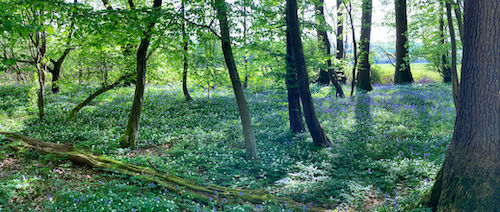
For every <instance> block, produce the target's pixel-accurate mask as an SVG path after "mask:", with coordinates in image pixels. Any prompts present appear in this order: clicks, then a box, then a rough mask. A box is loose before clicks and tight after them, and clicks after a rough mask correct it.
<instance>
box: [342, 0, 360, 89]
mask: <svg viewBox="0 0 500 212" xmlns="http://www.w3.org/2000/svg"><path fill="white" fill-rule="evenodd" d="M344 4H345V2H344ZM346 10H347V13H348V14H349V21H350V22H351V34H352V45H353V48H352V52H353V57H354V65H353V66H352V81H351V96H352V95H354V85H356V78H357V76H356V68H357V67H358V53H357V49H358V46H357V42H356V34H355V32H356V31H355V30H354V21H353V19H352V3H351V1H349V9H347V6H346Z"/></svg>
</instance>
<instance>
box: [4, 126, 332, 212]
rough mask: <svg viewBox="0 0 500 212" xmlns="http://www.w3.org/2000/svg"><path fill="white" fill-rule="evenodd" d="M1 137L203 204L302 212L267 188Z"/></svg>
mask: <svg viewBox="0 0 500 212" xmlns="http://www.w3.org/2000/svg"><path fill="white" fill-rule="evenodd" d="M0 134H3V135H6V136H7V137H8V140H10V141H15V140H21V141H23V142H24V143H25V145H26V146H27V147H29V148H33V149H36V150H38V151H40V152H41V153H44V154H54V155H56V156H59V157H67V158H69V159H70V160H71V161H74V162H77V163H82V164H87V165H90V166H92V167H96V168H103V169H111V170H114V171H117V172H120V173H124V174H128V175H131V176H136V177H139V178H142V179H144V180H148V181H151V182H154V183H156V184H157V185H160V186H162V187H164V188H166V189H168V191H170V192H173V193H176V194H178V195H181V196H185V197H188V198H191V199H193V200H194V201H196V202H199V203H202V204H209V202H211V201H217V203H224V204H235V203H244V202H250V203H253V204H262V203H264V202H266V201H278V200H281V201H287V204H288V205H289V206H290V207H294V208H296V209H300V205H299V203H298V202H296V201H294V200H291V199H288V198H285V197H278V196H275V195H273V194H270V193H269V191H267V190H265V189H263V190H248V189H234V188H227V187H223V186H218V185H208V186H206V187H205V186H199V185H196V184H195V183H193V182H191V181H189V180H186V179H183V178H182V177H179V176H175V175H171V174H170V175H169V174H165V173H162V172H159V171H157V170H154V169H151V168H149V167H143V166H136V165H132V164H127V163H123V162H120V161H116V160H113V159H109V158H105V157H102V156H96V155H93V154H91V153H87V152H84V151H82V150H78V149H76V148H75V147H73V144H56V143H52V142H45V141H43V140H40V139H36V138H31V137H28V136H24V135H20V134H17V133H9V132H0ZM302 205H303V204H302ZM307 211H325V209H323V208H319V207H308V208H307Z"/></svg>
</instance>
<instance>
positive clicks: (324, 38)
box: [314, 0, 344, 98]
mask: <svg viewBox="0 0 500 212" xmlns="http://www.w3.org/2000/svg"><path fill="white" fill-rule="evenodd" d="M323 5H324V0H319V1H318V2H315V4H314V8H315V10H316V24H317V25H316V33H317V36H318V44H319V49H320V50H321V51H322V53H323V54H325V55H326V56H330V55H331V44H330V40H329V39H328V34H327V33H326V29H325V26H326V21H325V11H324V6H323ZM327 66H328V71H325V70H323V69H320V70H319V78H318V82H319V83H321V84H329V83H330V81H331V82H332V84H333V85H334V86H335V89H336V90H337V94H336V96H340V97H341V98H344V91H343V90H342V87H341V86H340V84H339V82H338V81H337V73H335V71H334V70H333V69H332V67H331V66H332V60H331V59H328V60H327Z"/></svg>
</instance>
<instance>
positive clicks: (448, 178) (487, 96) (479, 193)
mask: <svg viewBox="0 0 500 212" xmlns="http://www.w3.org/2000/svg"><path fill="white" fill-rule="evenodd" d="M499 19H500V2H498V1H491V0H467V1H465V7H464V41H463V46H464V49H463V50H464V54H463V66H462V77H461V83H460V99H459V103H458V104H459V107H458V108H459V109H458V110H457V117H456V121H455V129H454V132H453V138H452V141H451V143H450V146H449V148H448V150H447V152H446V157H445V159H444V163H443V166H442V167H441V170H440V171H439V173H438V175H437V177H436V182H435V184H434V186H433V187H432V190H431V192H430V194H428V195H426V196H425V197H424V198H423V199H422V200H421V203H423V205H426V206H430V207H432V208H433V209H434V210H435V211H436V210H437V211H499V210H500V204H499V202H500V184H498V180H499V176H500V163H498V161H500V154H499V148H498V146H499V145H500V143H499V142H500V98H499V97H498V93H499V92H500V84H499V83H498V81H500V75H499V74H498V67H500V43H499V42H498V35H499V34H500V23H498V22H495V21H492V20H499Z"/></svg>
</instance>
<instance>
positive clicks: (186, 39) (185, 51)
mask: <svg viewBox="0 0 500 212" xmlns="http://www.w3.org/2000/svg"><path fill="white" fill-rule="evenodd" d="M185 4H186V2H185V0H182V41H183V42H184V46H183V51H182V56H183V60H184V67H183V70H182V92H183V93H184V98H185V99H186V101H191V100H192V99H193V98H192V97H191V95H189V91H188V88H187V74H188V67H189V65H188V43H189V37H188V35H187V33H186V20H185V17H184V16H185V13H186V8H185V6H186V5H185Z"/></svg>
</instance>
